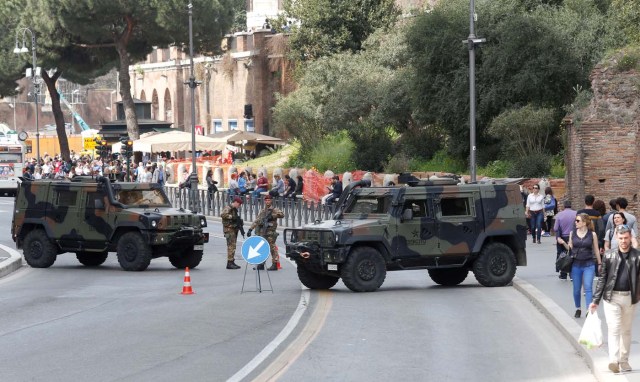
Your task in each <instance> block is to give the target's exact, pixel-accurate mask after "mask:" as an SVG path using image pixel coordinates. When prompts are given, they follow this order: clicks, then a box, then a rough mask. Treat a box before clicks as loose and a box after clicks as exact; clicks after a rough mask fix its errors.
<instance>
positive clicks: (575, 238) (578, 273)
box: [560, 213, 602, 318]
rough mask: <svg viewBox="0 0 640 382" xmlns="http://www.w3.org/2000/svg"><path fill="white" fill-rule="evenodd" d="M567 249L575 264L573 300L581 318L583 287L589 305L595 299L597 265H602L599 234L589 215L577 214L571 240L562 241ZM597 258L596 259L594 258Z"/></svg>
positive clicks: (586, 305) (572, 274)
mask: <svg viewBox="0 0 640 382" xmlns="http://www.w3.org/2000/svg"><path fill="white" fill-rule="evenodd" d="M560 244H562V245H563V246H564V247H565V249H566V250H567V251H569V250H570V251H571V256H572V257H573V265H572V266H571V279H572V281H573V302H574V303H575V306H576V313H575V315H574V317H576V318H580V316H581V314H582V310H581V304H580V301H581V299H582V288H584V295H585V307H587V308H588V307H589V304H591V301H592V300H593V289H592V288H593V279H594V278H595V274H596V265H597V266H598V267H599V266H600V265H602V260H601V258H600V248H598V236H597V235H596V233H595V232H594V231H593V223H592V222H591V219H590V218H589V215H587V214H585V213H581V214H577V216H576V219H575V229H574V230H573V231H571V233H570V234H569V242H568V243H567V242H566V241H561V242H560ZM594 259H595V260H594Z"/></svg>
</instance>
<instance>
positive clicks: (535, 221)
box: [529, 210, 544, 243]
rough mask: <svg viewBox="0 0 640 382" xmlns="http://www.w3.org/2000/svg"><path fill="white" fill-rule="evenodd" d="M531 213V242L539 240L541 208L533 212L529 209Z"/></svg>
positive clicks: (542, 218)
mask: <svg viewBox="0 0 640 382" xmlns="http://www.w3.org/2000/svg"><path fill="white" fill-rule="evenodd" d="M529 213H530V214H531V218H530V219H531V223H530V227H531V236H532V237H533V242H534V243H535V242H536V241H540V235H542V221H543V220H544V213H543V211H542V210H540V211H537V212H534V211H529Z"/></svg>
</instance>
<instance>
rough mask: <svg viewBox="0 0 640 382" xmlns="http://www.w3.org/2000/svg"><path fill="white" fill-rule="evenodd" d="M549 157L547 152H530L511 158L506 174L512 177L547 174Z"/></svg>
mask: <svg viewBox="0 0 640 382" xmlns="http://www.w3.org/2000/svg"><path fill="white" fill-rule="evenodd" d="M550 171H551V157H550V155H549V154H544V153H543V154H538V153H532V154H530V155H527V156H526V157H518V158H515V159H514V160H513V162H512V163H511V167H510V168H509V171H507V176H509V177H512V178H536V177H541V176H547V175H549V173H550Z"/></svg>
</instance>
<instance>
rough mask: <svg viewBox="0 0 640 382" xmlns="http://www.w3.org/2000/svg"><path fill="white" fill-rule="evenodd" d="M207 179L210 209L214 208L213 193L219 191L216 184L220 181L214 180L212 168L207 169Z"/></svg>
mask: <svg viewBox="0 0 640 382" xmlns="http://www.w3.org/2000/svg"><path fill="white" fill-rule="evenodd" d="M205 180H206V181H207V206H209V209H211V208H212V201H213V194H215V193H216V192H218V186H216V184H218V182H216V181H215V180H213V171H212V170H207V176H206V177H205Z"/></svg>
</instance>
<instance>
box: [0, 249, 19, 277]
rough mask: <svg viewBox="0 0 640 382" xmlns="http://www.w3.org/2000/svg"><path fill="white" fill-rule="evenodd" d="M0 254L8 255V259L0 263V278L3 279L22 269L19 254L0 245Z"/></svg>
mask: <svg viewBox="0 0 640 382" xmlns="http://www.w3.org/2000/svg"><path fill="white" fill-rule="evenodd" d="M0 252H4V253H6V254H7V255H8V257H9V258H8V259H6V260H3V261H0V277H4V276H6V275H8V274H10V273H11V272H14V271H16V270H18V269H20V267H22V255H21V254H20V252H18V251H16V250H15V249H13V248H10V247H7V246H6V245H2V244H0Z"/></svg>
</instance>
